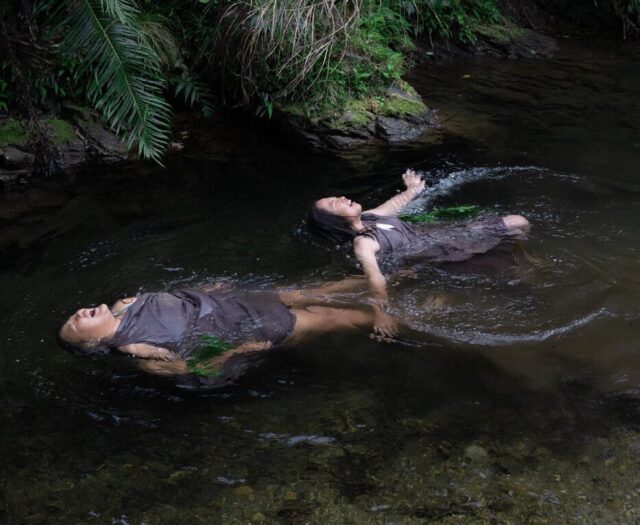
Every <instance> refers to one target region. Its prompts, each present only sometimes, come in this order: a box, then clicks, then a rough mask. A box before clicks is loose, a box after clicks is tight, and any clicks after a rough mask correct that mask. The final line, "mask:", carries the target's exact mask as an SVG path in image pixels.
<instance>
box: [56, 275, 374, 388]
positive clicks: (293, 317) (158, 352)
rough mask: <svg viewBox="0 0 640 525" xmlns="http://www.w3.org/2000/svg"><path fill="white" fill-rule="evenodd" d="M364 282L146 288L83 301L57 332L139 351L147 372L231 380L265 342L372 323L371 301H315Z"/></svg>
mask: <svg viewBox="0 0 640 525" xmlns="http://www.w3.org/2000/svg"><path fill="white" fill-rule="evenodd" d="M363 288H366V284H365V283H364V280H363V279H358V278H351V279H345V280H344V281H340V282H336V283H328V284H326V285H323V286H322V287H320V288H316V289H312V290H307V291H299V290H296V291H284V292H281V293H271V292H264V291H261V292H236V291H228V290H227V291H221V290H219V289H209V290H208V291H207V290H176V291H173V292H159V293H147V294H142V295H139V296H137V297H130V298H127V299H121V300H119V301H117V302H116V303H115V304H114V305H113V306H112V307H111V308H109V307H108V306H107V305H106V304H101V305H100V306H96V307H94V308H82V309H80V310H78V311H77V312H76V313H74V314H73V315H72V316H71V317H69V319H68V320H67V322H66V323H65V324H64V325H63V326H62V329H61V330H60V333H59V337H60V339H61V341H62V342H63V343H66V344H70V345H72V346H73V347H74V348H76V349H78V351H80V352H81V353H86V354H96V353H107V352H108V351H110V350H116V351H118V352H121V353H124V354H128V355H130V356H134V357H137V358H140V359H139V360H138V366H139V367H140V368H142V369H143V370H145V371H147V372H151V373H156V374H162V375H174V374H188V373H195V374H198V375H209V376H220V378H219V379H220V382H225V381H226V382H228V381H230V380H233V379H235V377H237V375H238V374H239V372H241V371H242V370H243V369H244V367H245V366H244V365H245V364H246V362H247V360H246V359H244V358H245V357H249V356H252V355H255V354H256V353H257V352H260V351H262V350H267V349H269V348H274V347H277V346H287V345H291V344H294V343H299V342H303V341H304V340H305V339H307V338H309V337H312V336H315V335H318V334H320V333H327V332H335V331H352V330H356V329H359V328H361V329H366V328H368V329H371V328H372V326H373V319H374V316H373V312H372V311H371V309H370V307H367V306H366V305H365V306H363V307H362V309H357V308H336V307H332V306H323V305H318V304H317V303H322V302H324V303H326V302H327V299H326V295H325V294H331V293H339V292H351V291H354V290H357V289H363ZM314 303H315V304H314ZM238 365H239V366H238Z"/></svg>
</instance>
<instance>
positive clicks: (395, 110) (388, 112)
mask: <svg viewBox="0 0 640 525" xmlns="http://www.w3.org/2000/svg"><path fill="white" fill-rule="evenodd" d="M278 109H279V110H280V111H281V112H283V113H285V114H288V115H290V116H293V117H297V118H302V119H305V120H306V121H307V122H308V123H309V124H311V125H317V124H320V125H322V126H326V127H328V128H331V129H337V130H341V129H348V128H350V129H359V128H362V127H364V126H366V125H367V124H369V123H370V122H371V121H372V120H373V119H374V118H375V117H376V116H383V117H399V118H402V117H407V116H411V115H419V114H421V113H423V112H424V111H425V110H426V109H427V108H426V106H425V105H424V103H423V102H422V99H421V98H420V95H418V93H417V92H416V90H415V89H413V87H411V85H409V84H408V83H407V82H405V81H403V80H397V81H395V82H394V84H393V86H392V88H391V89H390V90H389V92H388V93H387V94H375V95H374V94H369V95H368V96H361V97H358V98H350V99H346V100H343V101H342V103H341V104H338V105H336V104H327V105H324V106H321V107H315V108H310V107H308V106H305V105H304V104H303V103H297V104H282V105H279V106H278Z"/></svg>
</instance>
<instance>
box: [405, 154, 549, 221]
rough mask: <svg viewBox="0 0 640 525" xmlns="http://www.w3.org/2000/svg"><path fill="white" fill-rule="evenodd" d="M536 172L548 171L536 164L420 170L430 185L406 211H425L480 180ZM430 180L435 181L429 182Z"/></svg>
mask: <svg viewBox="0 0 640 525" xmlns="http://www.w3.org/2000/svg"><path fill="white" fill-rule="evenodd" d="M521 172H536V173H546V172H547V170H546V169H544V168H538V167H536V166H505V167H493V168H487V167H474V168H466V169H462V170H458V171H453V172H451V173H449V174H448V175H444V174H443V173H441V172H440V171H435V172H431V171H426V172H424V171H423V172H420V174H421V175H422V177H423V178H424V179H425V180H426V181H427V184H428V185H429V186H428V187H427V189H426V190H425V191H424V192H422V194H421V195H420V196H419V197H417V198H416V199H414V200H413V201H412V202H411V204H409V205H408V206H407V207H406V213H418V212H421V211H425V210H426V209H427V208H428V207H429V205H430V204H431V203H432V202H433V201H435V200H436V199H438V198H440V197H443V196H445V195H450V194H451V193H453V192H454V191H456V190H457V189H458V188H459V187H461V186H463V185H465V184H469V183H471V182H476V181H479V180H499V179H504V178H506V177H508V176H510V175H511V174H513V173H521ZM430 181H434V182H433V183H431V184H429V183H430Z"/></svg>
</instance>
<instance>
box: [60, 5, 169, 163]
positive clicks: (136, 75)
mask: <svg viewBox="0 0 640 525" xmlns="http://www.w3.org/2000/svg"><path fill="white" fill-rule="evenodd" d="M68 2H69V8H70V16H69V23H68V27H69V31H68V33H67V34H66V36H65V38H64V40H63V42H62V46H61V48H62V51H63V52H65V53H69V54H71V55H76V56H79V57H82V58H83V60H84V63H85V67H86V69H87V70H88V71H90V72H91V76H92V81H91V82H90V83H89V86H88V88H87V94H88V97H89V99H90V100H91V102H92V103H93V105H94V106H95V108H96V109H97V110H98V111H100V113H101V114H102V115H103V117H104V118H105V119H106V120H107V122H108V123H109V125H110V126H111V127H112V128H113V129H114V130H115V132H116V133H118V134H120V135H122V136H124V138H125V141H126V143H127V146H128V147H129V148H130V149H131V148H132V147H133V146H134V144H135V143H136V142H137V144H138V154H139V156H141V157H143V158H145V159H152V160H154V161H156V162H158V163H159V162H160V159H161V157H162V154H163V153H164V151H165V150H166V149H167V146H168V144H169V140H170V124H171V107H170V106H169V104H168V103H167V101H166V100H165V98H164V91H165V87H166V86H165V81H164V80H163V79H162V73H161V68H160V59H159V57H158V55H157V53H156V52H155V51H154V50H153V49H152V48H151V47H150V46H149V45H148V43H147V42H146V41H145V38H144V37H143V36H142V32H141V31H140V30H139V28H138V27H137V25H136V23H135V21H136V16H137V14H138V10H137V6H136V4H135V2H133V1H132V0H68Z"/></svg>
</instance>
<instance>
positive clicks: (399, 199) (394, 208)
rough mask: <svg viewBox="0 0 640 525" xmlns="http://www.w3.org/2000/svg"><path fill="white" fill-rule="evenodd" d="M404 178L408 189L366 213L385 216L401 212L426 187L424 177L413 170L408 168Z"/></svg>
mask: <svg viewBox="0 0 640 525" xmlns="http://www.w3.org/2000/svg"><path fill="white" fill-rule="evenodd" d="M402 180H403V181H404V185H405V187H406V190H404V191H403V192H402V193H399V194H398V195H396V196H395V197H391V198H390V199H389V200H388V201H386V202H384V203H383V204H381V205H380V206H378V207H376V208H373V209H371V210H367V211H366V212H365V213H374V214H375V215H381V216H385V217H389V216H395V215H398V213H400V212H401V211H402V210H403V208H404V207H405V206H406V205H407V204H409V203H410V202H411V201H412V200H413V199H415V198H416V197H417V196H418V195H420V193H422V191H423V190H424V188H425V182H424V181H423V180H422V177H420V175H418V174H417V173H416V172H415V171H413V170H407V171H405V172H404V174H403V175H402Z"/></svg>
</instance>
